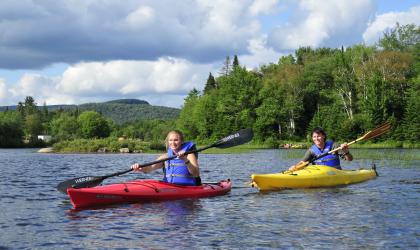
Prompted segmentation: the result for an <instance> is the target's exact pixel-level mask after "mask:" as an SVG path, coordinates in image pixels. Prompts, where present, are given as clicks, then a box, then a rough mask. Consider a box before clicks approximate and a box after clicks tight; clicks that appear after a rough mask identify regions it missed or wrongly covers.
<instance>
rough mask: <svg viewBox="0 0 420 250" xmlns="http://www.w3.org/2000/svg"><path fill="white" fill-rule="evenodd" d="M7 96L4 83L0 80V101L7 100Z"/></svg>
mask: <svg viewBox="0 0 420 250" xmlns="http://www.w3.org/2000/svg"><path fill="white" fill-rule="evenodd" d="M8 96H9V95H8V90H7V87H6V81H5V80H4V79H1V78H0V100H5V99H7V98H8Z"/></svg>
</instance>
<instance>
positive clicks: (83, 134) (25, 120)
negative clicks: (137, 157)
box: [0, 96, 178, 147]
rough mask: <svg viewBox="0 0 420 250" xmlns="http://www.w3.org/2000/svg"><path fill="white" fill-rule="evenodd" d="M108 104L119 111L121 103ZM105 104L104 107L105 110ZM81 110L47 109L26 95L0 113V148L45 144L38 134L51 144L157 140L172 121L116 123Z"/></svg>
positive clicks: (93, 112) (142, 120)
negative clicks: (45, 136)
mask: <svg viewBox="0 0 420 250" xmlns="http://www.w3.org/2000/svg"><path fill="white" fill-rule="evenodd" d="M110 105H111V108H112V107H114V106H117V107H118V110H119V111H121V112H122V108H121V107H120V106H121V105H122V104H115V103H112V104H110ZM110 105H108V106H110ZM118 105H120V106H118ZM108 106H107V107H105V108H108V109H109V107H108ZM152 108H153V107H152ZM84 109H85V107H84V108H83V109H82V110H80V109H79V108H77V107H76V108H71V109H54V110H52V111H49V110H48V108H47V106H46V105H45V104H44V106H42V107H41V108H39V107H38V106H37V103H36V102H35V100H34V98H33V97H31V96H27V97H26V98H25V100H24V101H23V102H19V103H18V105H17V107H16V110H6V111H3V112H0V147H40V146H45V145H46V143H45V141H43V140H40V139H38V135H51V136H52V138H53V141H52V143H55V142H63V141H73V140H77V139H94V138H107V137H124V138H136V139H140V140H141V141H149V142H158V141H160V140H161V138H163V137H164V134H165V133H166V131H167V130H169V128H170V127H173V124H174V123H175V122H174V119H170V118H167V119H166V118H162V119H149V120H145V119H144V117H140V118H139V120H138V121H132V122H125V123H123V124H120V123H119V122H118V121H115V120H113V119H111V118H106V117H105V116H104V115H102V114H101V113H100V112H97V111H95V110H93V109H92V110H84ZM134 109H135V107H134ZM129 110H133V108H130V109H129ZM157 110H159V112H161V114H162V117H170V115H169V116H168V114H167V112H165V111H166V110H163V111H161V110H162V109H160V108H159V107H157ZM169 110H172V109H169ZM174 110H175V109H174ZM176 111H178V110H176ZM108 113H109V112H108ZM129 114H131V113H130V112H129ZM146 115H147V113H146Z"/></svg>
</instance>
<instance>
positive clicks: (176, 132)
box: [165, 129, 184, 149]
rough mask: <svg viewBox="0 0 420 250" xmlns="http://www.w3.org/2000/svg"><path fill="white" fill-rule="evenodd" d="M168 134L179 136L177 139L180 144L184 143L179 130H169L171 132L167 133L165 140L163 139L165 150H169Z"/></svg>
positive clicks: (182, 135)
mask: <svg viewBox="0 0 420 250" xmlns="http://www.w3.org/2000/svg"><path fill="white" fill-rule="evenodd" d="M170 134H177V135H178V136H179V138H180V139H181V143H183V142H184V134H182V132H181V131H179V130H176V129H175V130H171V131H169V132H168V134H167V135H166V139H165V145H166V149H168V148H169V135H170Z"/></svg>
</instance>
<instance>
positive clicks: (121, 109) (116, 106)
mask: <svg viewBox="0 0 420 250" xmlns="http://www.w3.org/2000/svg"><path fill="white" fill-rule="evenodd" d="M131 102H133V101H131ZM78 108H79V110H80V111H88V110H90V111H96V112H98V113H100V114H101V115H103V116H104V117H106V118H111V119H112V120H114V122H116V123H117V124H124V123H127V122H133V121H136V120H153V119H165V120H170V119H176V118H177V117H178V116H179V112H180V110H179V109H177V108H170V107H161V106H151V105H148V104H137V103H134V104H131V103H130V104H129V103H122V101H121V100H119V101H118V100H117V102H106V103H87V104H82V105H79V106H78Z"/></svg>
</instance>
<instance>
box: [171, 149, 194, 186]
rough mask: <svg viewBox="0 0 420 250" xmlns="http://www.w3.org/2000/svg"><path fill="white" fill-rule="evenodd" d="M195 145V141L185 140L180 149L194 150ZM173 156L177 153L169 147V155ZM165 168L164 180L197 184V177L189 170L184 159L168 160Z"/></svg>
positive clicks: (180, 183) (181, 183)
mask: <svg viewBox="0 0 420 250" xmlns="http://www.w3.org/2000/svg"><path fill="white" fill-rule="evenodd" d="M194 147H195V145H194V143H192V142H185V143H183V144H182V145H181V149H180V151H181V150H184V151H185V152H186V151H190V150H193V148H194ZM172 156H175V154H174V152H173V151H172V149H170V148H169V149H168V157H172ZM164 168H165V169H164V174H165V176H164V177H163V181H165V182H169V183H174V184H179V185H191V186H195V185H197V182H196V177H194V176H192V175H191V173H190V172H189V171H188V167H187V165H186V164H185V162H184V160H182V159H180V158H175V159H172V160H168V161H167V164H166V165H165V167H164Z"/></svg>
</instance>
